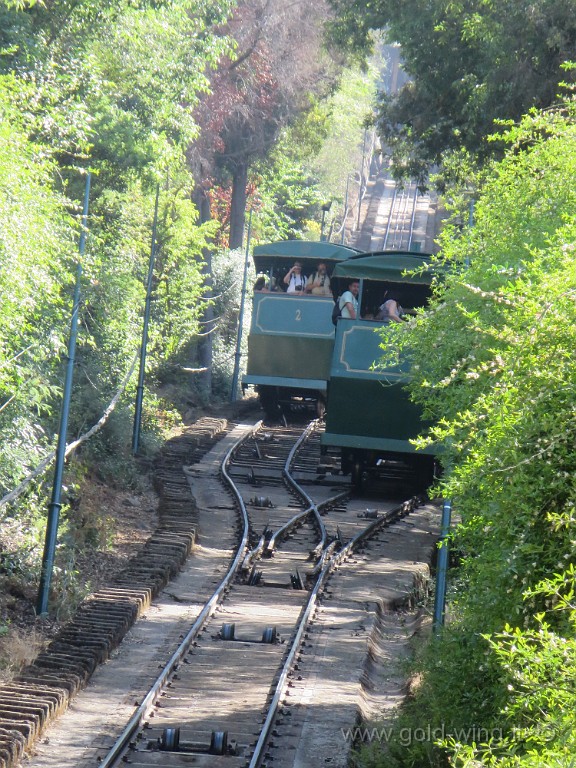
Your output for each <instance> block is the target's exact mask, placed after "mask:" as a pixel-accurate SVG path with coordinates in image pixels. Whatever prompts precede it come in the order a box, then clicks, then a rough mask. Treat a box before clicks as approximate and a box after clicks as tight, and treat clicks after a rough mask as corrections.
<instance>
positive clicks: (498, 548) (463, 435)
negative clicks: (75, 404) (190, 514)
mask: <svg viewBox="0 0 576 768" xmlns="http://www.w3.org/2000/svg"><path fill="white" fill-rule="evenodd" d="M575 118H576V111H575V107H574V104H573V102H571V101H567V102H566V103H565V104H564V105H563V108H562V110H559V111H558V112H551V113H537V112H534V113H533V114H532V115H530V116H528V117H526V118H525V119H524V120H523V121H522V123H521V124H520V125H519V126H518V127H510V129H509V130H508V131H507V132H506V134H505V135H504V138H505V140H506V141H507V142H508V143H509V144H510V150H509V152H508V153H507V155H506V157H505V158H504V160H503V161H502V162H500V163H498V164H496V165H494V167H493V169H492V170H491V171H490V172H487V180H486V183H485V185H484V187H483V189H482V193H481V195H480V197H479V199H478V203H477V205H476V210H475V226H474V227H473V228H471V229H468V230H465V231H461V230H460V229H459V228H457V227H454V226H453V227H449V228H448V229H447V230H446V231H445V233H444V235H443V237H442V257H441V261H442V263H443V264H445V265H446V267H447V271H446V273H445V276H444V280H443V282H442V284H441V285H438V286H437V290H436V296H435V298H434V299H433V301H432V303H431V306H430V307H429V309H427V310H426V311H423V312H422V313H421V314H420V315H419V317H418V318H417V319H416V320H415V321H414V322H411V323H408V324H407V325H406V326H402V327H398V328H395V329H393V331H391V332H392V333H394V334H395V336H396V338H397V339H398V343H399V347H400V348H401V349H403V350H404V351H405V353H407V354H409V355H411V356H412V360H413V361H414V366H413V370H414V380H413V383H412V386H411V391H412V394H413V397H414V399H415V400H416V401H417V402H419V403H420V404H421V405H422V407H423V408H424V409H425V411H426V413H427V415H428V416H430V417H431V418H432V419H433V420H435V421H436V422H437V426H436V427H434V428H433V429H432V430H431V431H430V433H429V435H428V437H426V438H423V439H422V440H421V441H420V442H421V443H430V442H432V443H438V444H439V445H441V446H442V454H441V456H442V461H443V463H444V465H445V467H446V474H445V476H444V478H443V480H442V483H441V484H440V488H439V492H440V493H442V494H443V495H445V496H447V497H450V498H452V499H453V501H454V504H455V507H456V509H458V511H459V512H460V513H461V515H462V524H461V525H459V526H458V528H457V530H456V532H455V542H456V544H457V546H458V548H459V550H460V551H461V552H462V553H463V562H462V565H461V567H460V574H459V582H458V586H457V589H456V591H455V593H454V595H453V597H452V610H453V612H454V621H453V624H452V626H451V628H450V632H449V633H448V636H447V638H446V639H445V640H443V641H442V643H441V646H440V647H441V651H440V653H441V654H442V657H444V656H446V666H445V669H444V672H443V674H441V675H440V679H439V677H438V669H437V668H436V669H435V668H434V666H433V665H432V664H428V665H427V666H426V668H425V672H424V676H425V680H426V684H425V690H426V691H429V690H431V689H432V688H433V689H434V690H435V691H436V694H435V695H437V696H438V697H439V704H438V706H436V705H435V707H436V710H437V711H444V710H445V711H446V712H448V713H449V714H450V713H454V712H455V711H456V715H458V713H459V715H458V716H459V717H460V719H461V721H462V722H464V721H465V720H466V717H468V715H467V713H468V712H469V711H470V712H471V715H470V717H469V718H468V724H469V726H472V725H476V726H481V727H483V728H487V729H488V730H489V731H490V729H492V728H494V727H495V724H496V725H498V727H500V728H501V733H498V734H496V736H495V737H494V738H493V740H492V741H489V740H488V739H481V740H480V741H485V742H486V743H485V744H483V745H479V746H476V745H474V744H472V743H471V742H472V739H462V740H458V739H456V740H455V739H452V740H451V739H450V738H447V739H446V740H444V742H443V746H444V749H447V750H448V753H451V754H452V760H453V764H455V765H458V766H462V768H463V767H464V766H466V768H472V766H480V765H498V766H506V768H508V767H509V766H510V767H511V766H536V765H557V766H560V765H561V766H568V765H572V764H573V763H572V761H573V754H574V743H573V733H572V731H573V729H572V728H571V727H570V728H569V727H568V726H569V724H570V716H568V715H566V714H565V713H568V712H573V710H574V706H575V705H576V687H575V686H574V679H575V677H574V675H575V672H574V662H575V659H576V656H575V648H576V633H575V631H574V630H575V621H576V611H575V607H576V606H575V604H574V599H573V595H574V583H575V579H574V575H575V572H574V564H575V562H576V529H575V516H574V508H575V505H576V485H575V483H574V477H575V473H576V451H575V449H574V445H575V444H576V419H575V406H574V401H575V387H576V368H575V366H574V360H573V353H572V350H573V349H574V346H575V343H576V337H575V334H576V331H575V329H576V262H575V260H574V252H575V249H576V217H575V215H574V210H575V204H576V192H575V190H574V185H573V179H574V174H575V172H576V119H575ZM454 632H456V633H458V632H459V633H461V634H462V636H463V637H464V638H465V639H466V642H467V646H468V649H469V652H470V663H469V664H468V665H467V666H466V667H464V668H463V667H462V664H461V662H460V661H459V660H458V657H457V655H454V661H453V662H451V661H450V654H447V655H446V649H447V648H448V645H447V644H449V643H450V642H451V640H450V637H451V635H452V633H454ZM480 633H482V634H484V635H486V642H478V641H473V638H475V637H477V636H478V635H479V634H480ZM486 650H488V662H486ZM486 663H488V664H489V668H490V669H492V670H494V669H495V668H499V669H500V675H494V676H487V677H486V678H485V679H482V677H481V676H480V675H479V674H478V673H477V672H475V671H474V665H476V668H477V669H478V670H480V669H481V667H480V665H485V664H486ZM456 681H458V682H456ZM478 686H479V687H480V688H481V689H482V690H483V691H484V696H485V698H486V700H487V702H488V703H487V710H486V715H485V716H482V713H481V712H479V711H478V710H477V709H475V708H472V709H470V702H469V700H468V698H467V697H466V696H465V691H474V690H476V689H477V687H478ZM450 687H452V694H451V693H450V690H449V688H450ZM454 691H456V694H454ZM419 707H420V715H419V716H420V717H424V718H425V717H427V716H428V713H429V711H430V710H429V707H428V704H427V702H426V698H425V697H422V698H419ZM498 713H500V714H499V717H500V721H498V719H497V718H498ZM452 717H453V714H450V718H452ZM472 718H478V719H477V720H473V719H472ZM495 718H496V719H495ZM475 741H476V742H477V743H478V742H479V740H478V739H475ZM404 760H405V761H404V762H402V763H401V764H402V765H411V763H410V754H407V755H406V756H405V758H404Z"/></svg>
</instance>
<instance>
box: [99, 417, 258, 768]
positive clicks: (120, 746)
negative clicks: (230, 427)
mask: <svg viewBox="0 0 576 768" xmlns="http://www.w3.org/2000/svg"><path fill="white" fill-rule="evenodd" d="M261 424H262V422H261V421H259V422H258V423H257V424H255V425H254V426H253V427H251V428H250V430H246V434H244V435H242V437H241V438H240V439H239V440H237V441H236V442H235V443H234V445H233V446H232V447H231V448H230V450H229V451H228V453H227V454H226V456H225V457H224V459H223V460H222V464H221V466H220V471H221V473H222V476H223V477H224V479H225V480H226V482H227V483H228V485H229V486H230V488H231V490H232V493H233V494H234V496H235V498H236V500H237V502H238V505H239V507H240V512H241V516H242V520H243V531H242V539H241V541H240V544H239V545H238V549H237V551H236V555H235V557H234V560H233V561H232V564H231V565H230V568H229V569H228V572H227V574H226V576H224V578H223V579H222V581H221V582H220V584H219V586H218V587H217V588H216V590H215V591H214V594H213V595H212V597H210V598H209V600H208V601H207V602H206V603H205V604H204V608H203V609H202V611H201V612H200V614H199V615H198V617H197V619H196V621H195V622H194V624H193V625H192V626H191V627H190V629H189V631H188V633H187V635H186V636H185V637H184V639H183V640H182V642H181V643H180V645H179V646H178V648H177V649H176V650H175V651H174V653H173V654H172V656H171V658H170V659H169V661H168V662H167V663H166V665H165V667H164V669H163V670H162V672H161V673H160V675H159V676H158V678H157V679H156V681H155V683H154V684H153V685H152V687H151V688H150V690H149V691H148V693H147V694H146V696H145V697H144V699H143V700H142V702H141V703H140V705H139V706H138V707H137V708H136V710H135V712H134V714H133V715H132V717H131V718H130V720H129V721H128V723H127V725H126V726H125V728H124V730H123V731H122V733H121V734H120V736H119V737H118V738H117V739H116V741H115V742H114V745H113V746H112V748H111V749H110V751H109V752H108V754H107V755H106V756H105V757H104V758H103V759H102V761H101V762H100V763H99V766H100V768H111V766H113V765H114V764H115V763H116V762H117V761H118V759H119V758H120V756H121V755H122V753H123V752H124V750H125V749H126V748H127V746H128V745H129V743H130V741H131V740H132V737H133V736H134V734H135V733H136V731H137V730H138V729H139V728H140V726H141V725H142V722H143V721H144V719H145V718H146V717H147V716H148V714H149V713H150V711H151V709H152V707H153V706H154V704H155V703H156V700H157V699H158V697H159V696H160V693H161V691H162V688H163V687H164V685H165V684H166V682H167V681H168V678H169V677H170V675H172V673H173V672H175V671H176V669H177V668H178V665H179V663H180V661H181V660H182V658H183V656H184V655H185V654H186V653H187V651H188V649H189V648H190V646H191V644H192V642H193V641H194V640H195V638H196V637H197V636H198V634H199V632H200V631H201V629H202V627H203V626H204V624H205V623H206V621H207V620H208V619H209V618H210V617H211V616H212V614H213V613H214V611H215V610H216V607H217V605H218V603H219V601H220V599H221V597H222V595H223V593H224V591H225V590H226V588H227V587H228V585H229V583H230V581H231V580H232V579H233V578H234V576H235V575H236V572H237V570H238V568H239V566H240V563H241V561H242V559H243V555H244V550H245V549H246V544H247V541H248V533H249V527H250V524H249V520H248V512H247V511H246V506H245V504H244V500H243V499H242V496H241V494H240V492H239V491H238V489H237V488H236V486H235V484H234V481H233V480H232V478H231V477H230V475H229V474H228V470H227V465H228V464H229V463H230V459H231V458H232V455H233V454H234V452H235V451H236V450H237V449H238V447H239V446H240V445H241V444H242V443H243V442H244V441H245V440H247V439H249V437H250V436H253V435H254V433H255V432H256V431H257V430H258V429H259V428H260V426H261Z"/></svg>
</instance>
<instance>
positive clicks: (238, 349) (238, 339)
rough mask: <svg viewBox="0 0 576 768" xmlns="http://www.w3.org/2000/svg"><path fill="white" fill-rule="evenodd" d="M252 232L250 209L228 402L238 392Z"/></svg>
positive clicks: (232, 399) (234, 398) (234, 397)
mask: <svg viewBox="0 0 576 768" xmlns="http://www.w3.org/2000/svg"><path fill="white" fill-rule="evenodd" d="M251 232H252V209H250V216H249V218H248V234H247V235H246V258H245V260H244V277H243V279H242V295H241V297H240V314H239V315H238V335H237V337H236V353H235V355H234V374H233V376H232V390H231V392H230V402H231V403H233V402H234V401H235V400H236V392H237V390H238V378H239V376H240V358H241V357H242V352H241V345H242V330H243V326H244V305H245V303H246V281H247V279H248V259H249V254H250V235H251Z"/></svg>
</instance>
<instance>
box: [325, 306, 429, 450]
mask: <svg viewBox="0 0 576 768" xmlns="http://www.w3.org/2000/svg"><path fill="white" fill-rule="evenodd" d="M384 327H385V326H384ZM382 328H383V326H382V324H381V323H375V322H365V321H362V320H339V321H338V330H337V333H336V341H335V345H334V354H333V358H332V366H331V369H330V383H329V389H328V409H327V414H326V433H325V434H324V435H323V436H322V443H323V444H325V445H334V446H341V447H347V448H358V449H364V450H376V451H378V450H379V451H394V452H400V453H412V452H414V447H413V446H412V445H411V444H410V442H409V441H410V438H413V437H415V436H416V435H417V434H418V433H419V432H420V430H421V428H422V422H421V418H420V410H419V408H418V407H417V406H416V405H414V403H412V402H411V401H410V399H409V396H408V392H407V391H406V389H405V388H404V385H405V384H406V382H407V381H408V371H407V370H406V365H404V366H402V367H400V368H388V369H385V370H382V369H378V367H377V366H376V361H377V360H378V359H379V357H380V356H381V354H382V352H381V349H380V344H381V343H382V338H381V336H380V334H379V333H378V331H379V330H380V331H381V330H382Z"/></svg>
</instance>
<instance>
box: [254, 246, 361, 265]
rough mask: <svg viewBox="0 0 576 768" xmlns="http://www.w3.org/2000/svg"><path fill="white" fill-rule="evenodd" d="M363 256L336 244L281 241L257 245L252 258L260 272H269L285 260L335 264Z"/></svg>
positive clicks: (354, 250) (359, 252) (347, 247)
mask: <svg viewBox="0 0 576 768" xmlns="http://www.w3.org/2000/svg"><path fill="white" fill-rule="evenodd" d="M356 254H357V255H361V251H359V250H357V249H356V248H350V247H349V246H345V245H338V244H336V243H328V242H319V241H317V240H313V241H312V240H280V241H278V242H276V243H266V244H264V245H257V246H256V247H255V248H254V251H253V254H252V257H253V259H254V264H255V265H256V268H257V269H258V271H259V272H267V271H268V270H269V269H270V267H271V266H273V265H274V264H277V263H278V262H279V261H283V260H284V259H285V260H286V261H287V262H288V261H291V260H294V259H302V260H303V259H306V260H310V261H315V262H318V261H326V262H328V263H335V262H339V261H343V260H345V259H349V258H350V256H352V255H356Z"/></svg>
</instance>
